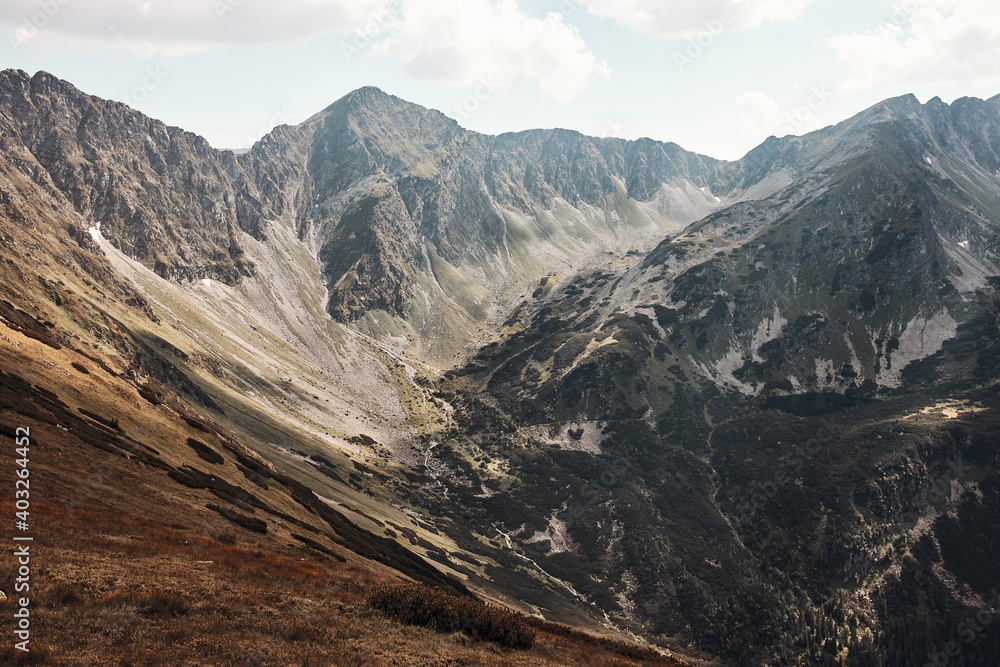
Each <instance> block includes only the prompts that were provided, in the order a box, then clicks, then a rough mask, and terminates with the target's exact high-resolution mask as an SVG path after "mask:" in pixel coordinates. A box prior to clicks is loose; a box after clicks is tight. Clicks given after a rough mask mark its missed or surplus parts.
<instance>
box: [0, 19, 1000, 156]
mask: <svg viewBox="0 0 1000 667" xmlns="http://www.w3.org/2000/svg"><path fill="white" fill-rule="evenodd" d="M9 67H13V68H18V69H22V70H25V71H27V72H28V73H30V74H34V73H35V72H37V71H39V70H45V71H48V72H50V73H52V74H54V75H56V76H58V77H60V78H62V79H65V80H67V81H69V82H70V83H72V84H74V85H75V86H76V87H77V88H79V89H81V90H83V91H84V92H87V93H90V94H93V95H98V96H100V97H105V98H110V99H115V100H119V101H122V102H125V103H126V104H129V105H130V106H132V107H134V108H136V109H138V110H139V111H142V112H143V113H145V114H147V115H150V116H153V117H155V118H159V119H161V120H163V121H164V122H166V123H168V124H170V125H176V126H179V127H182V128H184V129H186V130H190V131H192V132H196V133H198V134H201V135H203V136H204V137H205V138H206V139H208V141H209V143H211V144H212V145H213V146H215V147H217V148H243V147H249V146H251V145H252V144H253V143H254V142H255V141H256V140H257V139H259V138H260V137H261V136H263V135H264V134H265V133H266V132H268V131H269V130H270V129H271V128H273V127H274V126H276V125H280V124H295V123H299V122H301V121H303V120H305V119H306V118H308V117H309V116H311V115H313V114H314V113H316V112H318V111H320V110H322V109H323V108H325V107H327V106H328V105H330V104H331V103H333V102H334V101H336V100H337V99H339V98H340V97H342V96H344V95H346V94H347V93H349V92H350V91H352V90H354V89H356V88H359V87H361V86H366V85H373V86H378V87H379V88H381V89H382V90H384V91H386V92H388V93H390V94H393V95H396V96H398V97H401V98H403V99H406V100H409V101H411V102H415V103H418V104H421V105H423V106H426V107H430V108H434V109H438V110H440V111H442V112H443V113H445V114H446V115H448V116H450V117H452V118H454V119H455V120H457V121H458V122H459V123H460V124H461V125H462V126H463V127H466V128H469V129H471V130H475V131H478V132H484V133H489V134H499V133H501V132H511V131H518V130H526V129H531V128H550V127H562V128H569V129H574V130H578V131H580V132H583V133H585V134H589V135H595V136H615V137H622V138H625V139H636V138H640V137H651V138H653V139H657V140H660V141H673V142H676V143H678V144H680V145H681V146H683V147H684V148H686V149H688V150H693V151H697V152H699V153H703V154H706V155H711V156H713V157H717V158H722V159H738V158H739V157H741V156H742V155H744V154H745V153H746V152H747V151H749V150H750V149H752V148H753V147H755V146H757V145H758V144H760V143H761V142H762V141H764V139H766V138H767V137H768V136H771V135H776V136H784V135H788V134H804V133H806V132H809V131H812V130H815V129H818V128H821V127H824V126H826V125H830V124H833V123H837V122H840V121H842V120H844V119H846V118H849V117H850V116H852V115H854V114H856V113H858V112H860V111H862V110H864V109H866V108H867V107H869V106H871V105H873V104H876V103H878V102H880V101H881V100H883V99H886V98H889V97H895V96H897V95H903V94H906V93H913V94H915V95H916V96H917V97H918V98H919V99H920V101H921V102H926V101H928V100H929V99H931V98H932V97H935V96H937V97H941V98H942V99H943V100H944V101H945V102H949V103H950V102H952V101H953V100H955V99H956V98H959V97H964V96H972V97H980V98H989V97H992V96H994V95H997V94H1000V3H997V2H996V0H692V1H683V2H682V1H670V0H667V1H662V0H282V1H281V2H276V1H275V0H0V68H2V69H6V68H9Z"/></svg>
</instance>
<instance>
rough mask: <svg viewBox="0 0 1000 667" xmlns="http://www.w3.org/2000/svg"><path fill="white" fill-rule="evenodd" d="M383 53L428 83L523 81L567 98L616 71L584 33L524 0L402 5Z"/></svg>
mask: <svg viewBox="0 0 1000 667" xmlns="http://www.w3.org/2000/svg"><path fill="white" fill-rule="evenodd" d="M389 32H390V35H389V37H388V38H387V39H386V40H385V41H384V42H382V43H381V45H380V47H379V51H380V52H381V53H391V54H394V55H397V56H400V57H402V58H403V59H404V60H405V61H406V63H407V70H408V72H409V73H410V74H412V75H413V76H416V77H418V78H421V79H426V80H430V81H435V82H438V83H445V84H449V85H455V86H463V87H468V86H473V85H478V84H483V83H485V84H486V85H487V86H488V87H489V88H490V89H499V90H504V89H506V88H508V87H509V86H510V85H511V84H512V83H513V82H514V81H515V80H517V79H528V80H535V81H537V82H538V86H539V88H541V90H542V92H544V93H546V94H548V95H551V96H552V97H554V98H556V99H557V100H560V101H567V100H569V99H571V98H572V97H573V95H574V94H576V93H577V92H579V91H581V90H583V89H584V88H586V87H587V86H588V85H589V84H590V81H591V80H592V79H593V78H595V77H607V76H609V74H610V71H609V70H608V66H607V65H606V64H605V63H604V62H601V61H598V59H597V57H596V56H595V55H594V54H593V53H592V52H591V51H589V50H588V49H587V47H586V44H584V42H583V39H582V38H581V37H580V34H579V32H577V30H576V28H574V27H573V26H570V25H567V24H566V23H564V22H563V20H562V16H561V15H559V14H557V13H554V12H552V13H549V14H547V15H546V16H545V17H534V16H529V15H527V14H525V13H523V12H522V11H521V10H520V8H519V7H518V3H517V2H516V0H499V1H498V2H493V1H492V0H402V3H401V12H400V14H399V16H398V17H397V20H396V21H395V22H394V23H393V24H392V25H391V26H390V30H389Z"/></svg>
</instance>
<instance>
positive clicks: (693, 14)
mask: <svg viewBox="0 0 1000 667" xmlns="http://www.w3.org/2000/svg"><path fill="white" fill-rule="evenodd" d="M813 1H814V0H703V1H702V2H697V3H695V2H664V1H663V0H581V2H583V4H585V5H586V6H587V7H588V8H589V9H590V13H591V14H594V15H595V16H600V17H603V18H612V19H617V20H619V21H622V22H623V23H625V24H626V25H627V26H629V27H630V28H632V29H633V30H636V31H638V32H641V33H644V34H647V35H651V36H654V37H693V36H696V35H698V34H701V33H704V32H708V33H711V34H713V35H715V34H718V33H719V32H721V31H724V30H747V29H755V28H759V27H760V26H761V25H763V24H764V23H766V22H775V23H785V22H788V21H793V20H795V19H797V18H798V17H800V16H802V12H803V10H805V8H806V7H807V6H808V5H810V4H811V3H812V2H813Z"/></svg>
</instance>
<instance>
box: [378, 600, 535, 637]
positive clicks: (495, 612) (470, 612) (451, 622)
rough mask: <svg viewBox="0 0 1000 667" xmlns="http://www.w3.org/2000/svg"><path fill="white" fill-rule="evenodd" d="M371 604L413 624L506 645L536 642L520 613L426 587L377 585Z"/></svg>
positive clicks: (533, 634) (533, 633)
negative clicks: (461, 633)
mask: <svg viewBox="0 0 1000 667" xmlns="http://www.w3.org/2000/svg"><path fill="white" fill-rule="evenodd" d="M368 605H369V606H370V607H372V608H374V609H378V610H379V611H382V612H383V613H385V614H388V615H389V616H392V617H394V618H396V619H398V620H400V621H402V622H404V623H408V624H410V625H421V626H425V627H428V628H431V629H434V630H437V631H438V632H447V633H453V632H464V633H465V634H467V635H469V636H470V637H472V638H473V639H477V640H482V641H492V642H496V643H497V644H499V645H501V646H504V647H507V648H513V649H529V648H531V647H532V646H533V645H534V643H535V631H534V630H532V629H531V628H530V627H528V625H527V623H525V622H524V619H523V618H522V617H521V615H519V614H516V613H514V612H512V611H508V610H506V609H501V608H499V607H495V606H492V605H488V604H486V603H484V602H481V601H479V600H476V599H473V598H462V597H458V596H456V595H450V594H448V593H445V592H444V591H441V590H438V589H434V588H430V587H427V586H420V585H413V584H400V585H393V586H378V587H376V588H375V589H374V591H373V592H372V594H371V595H370V596H369V597H368Z"/></svg>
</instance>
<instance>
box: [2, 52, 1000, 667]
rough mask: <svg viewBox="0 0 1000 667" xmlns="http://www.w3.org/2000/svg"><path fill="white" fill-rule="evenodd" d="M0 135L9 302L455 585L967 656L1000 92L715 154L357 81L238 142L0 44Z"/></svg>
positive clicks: (993, 563) (665, 642) (980, 572)
mask: <svg viewBox="0 0 1000 667" xmlns="http://www.w3.org/2000/svg"><path fill="white" fill-rule="evenodd" d="M0 135H2V136H0V224H2V227H0V232H2V234H3V239H2V240H3V243H4V250H3V253H4V257H5V258H6V259H7V263H6V265H5V266H6V267H7V268H5V274H4V278H3V280H4V286H5V288H6V289H7V291H8V294H9V296H8V297H6V298H5V302H4V304H3V311H2V312H0V314H2V315H3V317H4V318H5V319H6V320H7V321H9V322H11V325H12V326H16V327H19V328H20V330H27V331H31V332H34V333H33V334H32V335H35V336H43V337H45V338H46V339H48V340H52V341H53V342H54V343H55V344H57V345H58V344H60V341H61V342H63V343H67V342H69V341H71V340H76V339H79V340H81V341H88V344H91V345H92V346H93V350H95V352H94V354H98V352H100V355H104V356H100V355H99V356H100V358H101V359H102V363H107V364H110V365H111V366H114V367H115V368H118V369H119V370H120V371H121V373H122V376H123V377H132V376H131V375H129V373H132V374H133V375H134V376H135V378H138V380H137V381H138V382H140V383H141V387H142V389H143V390H144V391H153V390H154V389H155V390H156V391H161V392H164V393H169V392H171V391H173V392H175V393H176V394H177V396H179V397H181V398H182V399H183V400H185V401H187V402H188V403H190V404H191V405H195V406H198V409H200V410H202V411H204V412H206V413H209V414H211V415H212V416H213V418H214V419H216V420H218V421H219V422H220V423H221V424H222V425H223V426H225V427H226V428H231V429H233V430H234V432H237V433H239V434H241V435H242V436H243V437H245V438H246V439H247V442H248V443H249V444H250V445H251V446H253V448H254V449H256V450H257V451H258V453H260V454H261V455H262V456H263V457H265V458H266V459H268V460H269V461H271V462H272V463H273V464H274V465H276V466H279V467H281V468H282V469H283V470H285V471H286V472H287V474H288V475H289V477H290V478H294V479H297V480H301V481H302V483H307V484H308V486H310V488H312V489H313V490H315V491H316V492H317V493H319V494H320V495H321V496H323V497H325V498H329V499H332V500H334V501H336V502H337V503H340V504H341V505H342V506H344V507H349V508H353V509H352V510H351V511H352V512H354V514H351V516H352V517H353V518H354V519H357V520H358V522H359V523H360V524H361V525H363V526H364V527H365V529H366V530H371V531H372V532H374V533H376V534H377V535H378V536H379V537H380V538H389V539H393V540H396V541H397V542H399V543H401V544H402V545H403V546H405V547H406V548H407V549H411V550H412V551H413V552H414V553H417V554H419V555H420V557H421V558H422V559H424V560H425V561H427V562H431V563H434V564H435V565H434V567H436V568H438V569H441V570H443V571H445V572H447V573H448V574H449V576H455V577H457V579H458V580H461V581H462V582H463V585H467V586H468V587H469V588H470V589H472V590H476V591H479V592H484V593H486V594H487V595H490V596H493V597H494V598H495V599H498V600H503V601H505V602H506V603H507V604H510V605H513V606H516V607H518V608H521V609H523V610H526V611H530V612H532V613H537V614H541V615H543V616H545V617H546V618H548V619H550V620H560V621H564V622H569V623H572V624H574V625H578V626H581V627H589V628H592V629H593V628H599V627H603V628H605V629H608V628H612V629H614V630H615V631H626V630H627V631H631V632H635V633H637V634H639V635H641V636H643V637H645V638H647V639H648V640H650V641H653V642H655V643H657V644H659V645H661V646H666V647H671V648H675V649H682V650H684V651H686V652H688V653H698V652H701V653H699V654H700V655H702V656H703V657H706V658H717V659H718V660H720V661H721V662H723V663H724V664H737V665H742V664H751V663H752V664H803V665H806V664H808V665H812V664H823V665H840V664H844V665H913V664H924V663H926V662H932V661H933V659H934V658H933V656H934V655H937V654H939V653H941V652H942V651H945V647H946V646H947V645H948V643H949V642H950V641H958V642H960V643H961V657H960V658H955V657H954V656H952V658H953V659H954V660H964V663H960V662H954V663H948V664H967V665H979V664H995V663H997V661H998V660H1000V653H998V646H1000V643H998V636H1000V624H998V623H992V624H983V623H980V624H979V625H978V626H977V627H978V628H979V629H978V630H976V631H975V632H973V640H972V641H969V642H967V643H966V642H965V638H966V637H968V634H967V633H963V631H964V630H967V629H968V626H962V625H961V624H962V623H963V622H964V620H965V618H966V617H967V616H970V615H971V616H975V614H976V613H977V612H979V611H982V610H983V609H984V608H986V607H988V606H989V604H990V600H991V599H992V591H993V589H994V588H996V587H997V586H998V584H1000V565H998V561H997V559H996V557H995V554H996V553H997V548H998V544H997V540H998V536H1000V476H998V469H1000V443H998V439H997V435H996V434H997V433H1000V428H998V426H1000V424H998V419H997V413H996V410H997V407H998V402H1000V401H998V394H997V391H996V388H997V380H998V374H1000V347H998V341H1000V325H998V315H1000V295H998V289H1000V278H998V276H1000V267H998V263H1000V97H998V98H993V99H991V100H985V101H984V100H978V99H960V100H956V101H955V102H954V103H952V104H950V105H948V104H945V103H943V102H942V101H941V100H939V99H934V100H931V101H929V102H927V103H926V104H921V103H920V102H919V101H918V100H917V99H916V98H914V97H913V96H906V97H900V98H896V99H891V100H887V101H886V102H883V103H881V104H878V105H876V106H874V107H872V108H870V109H868V110H866V111H864V112H862V113H860V114H858V115H857V116H855V117H853V118H851V119H848V120H846V121H844V122H843V123H840V124H838V125H835V126H831V127H828V128H825V129H823V130H819V131H817V132H814V133H811V134H808V135H805V136H803V137H785V138H780V139H779V138H774V137H772V138H770V139H768V140H767V141H766V142H764V143H763V144H762V145H761V146H759V147H758V148H756V149H754V150H753V151H751V152H750V153H749V154H747V155H746V156H745V157H744V158H743V159H741V160H738V161H733V162H724V161H719V160H714V159H712V158H709V157H705V156H700V155H696V154H694V153H690V152H687V151H684V150H683V149H682V148H680V147H679V146H677V145H676V144H669V143H660V142H656V141H652V140H648V139H644V140H638V141H624V140H620V139H597V138H592V137H586V136H583V135H581V134H579V133H576V132H571V131H567V130H532V131H527V132H518V133H508V134H501V135H498V136H488V135H483V134H478V133H475V132H471V131H468V130H465V129H463V128H462V127H460V126H459V125H458V124H457V123H455V121H453V120H451V119H449V118H447V117H446V116H444V115H442V114H440V113H438V112H436V111H432V110H428V109H425V108H423V107H420V106H417V105H414V104H410V103H408V102H405V101H403V100H400V99H398V98H395V97H392V96H390V95H386V94H385V93H383V92H381V91H379V90H377V89H374V88H363V89H360V90H357V91H355V92H353V93H351V94H349V95H347V96H345V97H343V98H342V99H340V100H338V101H337V102H335V103H334V104H332V105H331V106H329V107H328V108H326V109H324V110H323V111H321V112H319V113H318V114H316V115H315V116H313V117H311V118H309V119H308V120H306V121H305V122H303V123H301V124H300V125H297V126H294V127H291V126H282V127H279V128H276V129H275V130H274V131H272V132H271V133H270V134H268V135H267V136H265V137H264V138H263V139H261V140H260V141H259V142H257V144H255V145H254V146H253V147H252V148H251V149H250V150H249V151H247V152H244V153H240V154H238V155H237V154H236V153H234V152H232V151H218V150H215V149H213V148H211V147H210V146H208V144H207V143H206V142H205V141H204V140H203V139H201V138H200V137H197V136H195V135H192V134H190V133H187V132H184V131H182V130H180V129H177V128H171V127H167V126H165V125H163V124H162V123H160V122H159V121H156V120H153V119H149V118H147V117H145V116H143V115H142V114H139V113H137V112H135V111H133V110H131V109H129V108H128V107H127V106H125V105H122V104H120V103H117V102H111V101H106V100H101V99H98V98H94V97H91V96H88V95H85V94H83V93H81V92H80V91H78V90H76V89H75V88H74V87H72V86H71V85H70V84H68V83H66V82H63V81H60V80H58V79H56V78H54V77H52V76H49V75H47V74H44V73H39V74H37V75H35V76H34V77H29V76H28V75H26V74H25V73H23V72H18V71H13V70H8V71H6V72H4V73H2V75H0ZM98 223H100V224H98ZM24 253H34V254H36V255H37V256H38V257H40V258H42V259H41V260H40V261H41V262H42V263H41V264H40V265H39V267H38V268H36V269H31V268H29V267H28V266H26V265H24V264H23V263H19V261H18V260H17V258H18V257H19V256H21V255H23V254H24ZM32 271H35V273H32ZM18 285H22V286H24V287H22V288H21V289H20V292H19V291H18V288H17V286H18ZM36 340H38V339H37V338H36ZM116 364H117V365H116ZM60 381H61V380H60ZM202 458H203V459H204V456H203V457H202ZM205 461H206V462H208V463H209V464H211V463H212V461H210V460H209V459H205ZM213 507H220V506H218V505H217V504H215V503H213ZM223 509H224V508H223ZM226 511H229V512H230V513H231V510H226ZM216 512H217V513H219V514H221V515H222V516H228V515H227V514H226V513H225V512H223V511H222V510H221V509H217V510H216ZM253 525H256V524H253ZM310 539H312V538H310ZM781 661H784V663H782V662H781Z"/></svg>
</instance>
